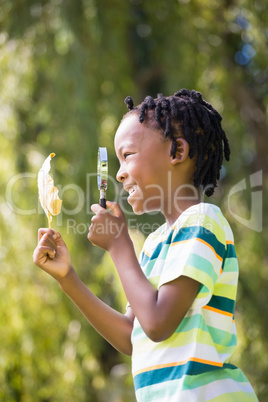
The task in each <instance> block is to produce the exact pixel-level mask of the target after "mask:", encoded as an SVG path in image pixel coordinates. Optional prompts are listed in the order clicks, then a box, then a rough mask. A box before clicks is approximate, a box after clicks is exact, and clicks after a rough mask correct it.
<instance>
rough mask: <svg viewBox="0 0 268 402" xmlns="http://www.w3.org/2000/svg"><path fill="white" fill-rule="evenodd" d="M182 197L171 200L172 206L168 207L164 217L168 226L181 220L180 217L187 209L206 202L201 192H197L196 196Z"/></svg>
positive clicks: (186, 195) (187, 195)
mask: <svg viewBox="0 0 268 402" xmlns="http://www.w3.org/2000/svg"><path fill="white" fill-rule="evenodd" d="M186 193H187V192H185V194H184V195H180V197H178V198H175V197H174V199H173V200H171V202H170V205H167V207H166V208H165V211H163V215H164V217H165V219H166V222H167V224H168V226H172V225H173V223H174V222H176V220H177V219H178V218H179V216H180V215H181V214H182V213H183V212H184V211H186V209H188V208H190V207H192V206H193V205H197V204H199V203H200V202H204V200H203V197H202V195H201V192H200V191H199V190H197V192H196V194H195V195H194V196H193V193H191V194H189V193H188V194H186Z"/></svg>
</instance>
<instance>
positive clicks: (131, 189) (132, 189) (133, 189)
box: [129, 187, 135, 195]
mask: <svg viewBox="0 0 268 402" xmlns="http://www.w3.org/2000/svg"><path fill="white" fill-rule="evenodd" d="M134 191H135V187H131V188H130V189H129V194H130V195H131V194H132V193H134Z"/></svg>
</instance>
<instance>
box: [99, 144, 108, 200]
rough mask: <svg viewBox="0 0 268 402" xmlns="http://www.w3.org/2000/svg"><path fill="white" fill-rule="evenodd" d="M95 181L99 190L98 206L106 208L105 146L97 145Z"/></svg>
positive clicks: (106, 157)
mask: <svg viewBox="0 0 268 402" xmlns="http://www.w3.org/2000/svg"><path fill="white" fill-rule="evenodd" d="M97 181H98V189H99V190H100V206H101V207H103V208H106V190H107V186H108V156H107V149H106V147H99V150H98V162H97Z"/></svg>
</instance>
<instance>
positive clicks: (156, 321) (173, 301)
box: [88, 201, 200, 342]
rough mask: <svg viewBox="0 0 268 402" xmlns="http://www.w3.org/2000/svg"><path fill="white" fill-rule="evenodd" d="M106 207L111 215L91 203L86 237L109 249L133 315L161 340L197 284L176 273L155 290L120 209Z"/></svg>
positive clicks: (190, 300)
mask: <svg viewBox="0 0 268 402" xmlns="http://www.w3.org/2000/svg"><path fill="white" fill-rule="evenodd" d="M107 206H108V208H111V209H112V211H113V214H111V213H109V212H108V211H107V210H103V209H102V208H101V207H100V206H99V205H94V206H92V210H93V212H95V213H96V215H95V216H94V217H93V218H92V225H91V227H90V229H89V234H88V239H89V240H90V241H91V242H92V243H93V244H96V245H98V246H100V247H102V248H105V249H106V250H108V251H109V252H110V255H111V257H112V259H113V262H114V264H115V266H116V269H117V271H118V274H119V276H120V280H121V283H122V285H123V288H124V291H125V294H126V296H127V299H128V301H129V303H130V306H131V308H132V310H133V314H134V315H135V317H137V319H138V320H139V322H140V324H141V326H142V328H143V330H144V332H145V333H146V334H147V336H148V337H149V338H150V339H151V340H152V341H155V342H160V341H163V340H165V339H167V338H169V337H170V336H171V335H172V334H173V333H174V331H175V330H176V328H177V327H178V326H179V324H180V322H181V321H182V319H183V318H184V316H185V314H186V313H187V311H188V310H189V309H190V307H191V305H192V303H193V301H194V299H195V297H196V295H197V293H198V291H199V288H200V283H199V282H197V281H195V280H194V279H191V278H189V277H186V276H180V277H179V278H177V279H175V280H173V281H171V282H168V283H166V284H164V285H162V286H161V287H160V289H159V290H158V289H155V287H154V286H153V285H152V284H151V283H150V282H149V281H148V279H147V278H146V276H145V275H144V273H143V271H142V269H141V268H140V265H139V263H138V260H137V258H136V254H135V251H134V247H133V243H132V241H131V239H130V237H129V235H128V231H127V224H126V220H125V217H124V214H123V212H122V210H121V208H120V207H119V205H118V204H117V203H111V202H108V201H107ZM98 225H101V226H98ZM98 227H105V228H110V229H113V232H114V233H113V236H112V233H109V231H107V232H106V233H105V234H103V231H98ZM98 232H99V233H101V234H98Z"/></svg>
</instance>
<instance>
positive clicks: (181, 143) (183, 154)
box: [170, 137, 189, 165]
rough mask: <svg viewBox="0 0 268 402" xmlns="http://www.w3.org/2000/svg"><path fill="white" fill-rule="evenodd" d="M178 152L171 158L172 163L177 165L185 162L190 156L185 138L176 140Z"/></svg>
mask: <svg viewBox="0 0 268 402" xmlns="http://www.w3.org/2000/svg"><path fill="white" fill-rule="evenodd" d="M176 142H177V151H176V155H175V156H171V157H170V163H171V164H172V165H176V164H177V163H181V162H183V161H184V160H185V159H186V158H187V157H188V154H189V144H188V142H187V141H186V140H185V139H184V138H181V137H180V138H176Z"/></svg>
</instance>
